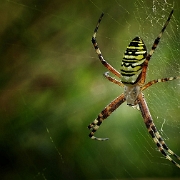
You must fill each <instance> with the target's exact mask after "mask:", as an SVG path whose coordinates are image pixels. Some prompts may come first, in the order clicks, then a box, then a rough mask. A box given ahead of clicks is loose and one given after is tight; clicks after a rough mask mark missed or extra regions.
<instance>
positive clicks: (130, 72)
mask: <svg viewBox="0 0 180 180" xmlns="http://www.w3.org/2000/svg"><path fill="white" fill-rule="evenodd" d="M146 56H147V50H146V46H145V44H144V42H143V40H142V39H141V38H140V37H135V38H134V39H133V40H132V41H131V42H130V44H129V46H128V47H127V49H126V51H125V53H124V57H123V60H122V64H121V69H120V71H121V75H122V77H121V81H122V82H123V83H124V84H135V83H136V82H137V80H138V77H139V75H140V73H141V71H142V64H143V62H144V61H145V58H146Z"/></svg>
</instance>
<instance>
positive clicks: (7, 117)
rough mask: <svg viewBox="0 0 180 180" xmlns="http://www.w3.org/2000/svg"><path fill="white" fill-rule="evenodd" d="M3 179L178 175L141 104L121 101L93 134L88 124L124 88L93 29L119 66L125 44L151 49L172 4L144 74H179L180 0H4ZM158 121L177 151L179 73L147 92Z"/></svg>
mask: <svg viewBox="0 0 180 180" xmlns="http://www.w3.org/2000/svg"><path fill="white" fill-rule="evenodd" d="M0 2H1V5H0V24H1V25H0V57H1V61H0V63H1V64H0V67H1V73H0V120H1V124H0V152H1V153H0V154H1V160H0V171H1V174H0V175H1V179H3V180H4V179H23V180H24V179H48V180H49V179H150V178H153V179H155V178H156V179H161V178H162V179H165V178H167V179H172V178H177V179H179V178H180V170H179V169H178V168H176V167H175V166H173V165H172V164H171V162H169V161H168V160H165V159H164V157H162V155H161V153H159V152H158V150H157V148H156V145H155V144H154V143H153V141H152V139H151V138H150V136H149V134H148V132H147V130H146V128H145V126H144V123H143V119H142V117H141V115H140V113H139V112H138V111H137V110H134V109H132V108H130V107H127V106H126V103H124V104H123V105H122V106H121V107H120V108H119V109H118V110H117V111H116V112H115V113H113V114H112V115H111V116H110V117H109V118H108V119H107V120H106V121H105V122H104V123H103V125H102V126H101V128H100V129H99V131H98V132H97V136H99V137H109V138H110V140H109V141H106V142H97V141H92V140H90V139H89V138H88V134H89V131H88V129H87V126H88V125H89V123H91V122H92V121H93V120H94V119H95V118H96V116H97V115H98V113H99V112H100V111H101V110H102V109H103V108H104V107H105V106H106V105H107V104H108V103H109V102H110V101H112V100H113V99H114V98H115V97H116V96H118V95H119V94H121V93H122V92H123V89H122V88H119V87H118V86H117V85H113V84H112V83H110V82H108V81H107V80H105V79H104V78H103V76H102V74H103V73H104V72H105V71H107V70H106V69H105V68H104V67H103V66H102V65H101V63H100V62H99V60H98V58H97V55H96V54H95V51H94V49H93V46H92V44H91V36H92V33H93V30H94V28H95V25H96V23H97V20H98V18H99V16H100V14H101V13H102V12H105V16H104V18H103V21H102V23H101V26H100V29H99V33H98V35H97V37H98V42H99V46H100V48H101V51H102V52H103V55H104V57H105V59H107V60H108V62H110V63H111V64H112V65H113V66H114V67H115V68H117V69H118V70H119V67H120V63H121V59H122V55H123V52H124V51H125V49H126V46H127V45H128V43H129V42H130V41H131V40H132V39H133V38H134V37H135V36H137V35H138V36H141V37H142V38H143V39H144V41H145V43H146V44H147V48H148V49H150V47H151V45H152V43H153V40H154V39H155V37H156V36H157V35H158V33H159V31H160V30H161V27H162V25H163V23H164V22H165V21H166V19H167V16H168V14H169V12H170V11H171V9H172V7H174V9H175V12H174V15H173V18H172V20H171V22H170V24H169V26H168V28H167V30H166V32H165V34H164V35H163V38H162V41H161V43H160V45H159V47H158V49H157V52H156V53H155V54H154V56H153V60H152V61H151V62H150V65H149V71H148V76H147V79H149V80H150V79H151V80H152V79H154V78H155V79H156V78H161V77H168V76H176V75H179V68H180V63H179V62H180V60H179V55H180V52H179V50H180V42H179V38H180V37H179V34H180V30H179V28H178V27H179V25H180V21H179V20H180V19H179V17H180V10H179V9H180V8H179V7H180V4H179V2H174V1H169V0H167V1H164V0H157V1H149V0H134V1H131V2H129V1H124V0H113V1H103V0H98V1H95V0H83V1H77V0H76V1H72V0H70V1H62V0H60V1H58V0H51V1H48V0H44V1H42V0H38V1H35V0H14V1H11V0H1V1H0ZM145 95H146V97H147V102H148V105H149V108H150V110H151V113H152V116H153V118H154V121H155V124H156V125H157V127H158V129H161V128H162V131H161V133H162V135H163V136H164V137H165V140H166V141H167V144H168V145H169V146H170V148H172V149H173V150H174V151H175V152H177V154H180V141H179V134H180V121H179V119H180V113H179V108H180V101H179V99H180V93H179V81H174V82H168V83H163V84H158V85H156V86H154V87H151V88H150V89H148V90H147V91H146V93H145Z"/></svg>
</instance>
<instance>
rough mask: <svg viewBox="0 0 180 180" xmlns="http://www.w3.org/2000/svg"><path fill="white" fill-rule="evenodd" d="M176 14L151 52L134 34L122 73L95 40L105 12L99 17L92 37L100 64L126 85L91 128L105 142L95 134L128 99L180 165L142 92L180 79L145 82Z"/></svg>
mask: <svg viewBox="0 0 180 180" xmlns="http://www.w3.org/2000/svg"><path fill="white" fill-rule="evenodd" d="M172 14H173V10H172V11H171V13H170V14H169V17H168V19H167V21H166V23H165V24H164V26H163V28H162V30H161V32H160V33H159V35H158V37H157V38H156V39H155V41H154V44H153V46H152V48H151V51H150V52H149V53H147V50H146V46H145V44H144V42H143V40H142V39H141V38H140V37H135V38H134V39H133V40H132V41H131V42H130V44H129V46H128V47H127V49H126V51H125V53H124V57H123V60H122V64H121V68H120V72H119V71H117V70H116V69H114V68H113V67H112V66H111V65H110V64H109V63H108V62H107V61H106V60H105V59H104V58H103V56H102V53H101V51H100V49H99V47H98V43H97V41H96V34H97V31H98V28H99V24H100V22H101V20H102V17H103V15H104V14H102V15H101V16H100V18H99V20H98V23H97V26H96V28H95V30H94V34H93V36H92V43H93V46H94V48H95V51H96V53H97V54H98V57H99V59H100V61H101V63H102V64H103V65H104V66H105V67H106V68H107V69H108V70H109V71H110V72H111V73H113V74H114V75H116V76H117V77H118V78H120V79H121V81H119V80H117V79H115V78H113V77H111V76H110V75H109V73H108V72H106V73H105V74H104V76H105V77H106V78H107V79H108V80H109V81H111V82H113V83H115V84H118V85H119V86H122V87H124V93H123V94H121V95H120V96H118V97H117V98H116V99H114V100H113V101H112V102H111V103H110V104H108V105H107V106H106V107H105V108H104V110H102V112H101V113H100V114H99V115H98V117H97V118H96V119H95V120H94V121H93V122H92V123H91V124H90V125H89V126H88V128H89V129H90V130H91V133H90V134H89V137H90V138H91V139H95V140H99V141H104V140H107V139H108V138H98V137H95V136H94V134H95V132H96V131H97V130H98V129H99V127H100V125H101V123H102V122H103V120H105V119H106V118H107V117H108V116H110V114H111V113H112V112H113V111H114V110H116V109H117V108H118V107H119V106H120V105H121V104H122V103H124V102H125V101H127V105H129V106H137V107H138V108H139V110H140V111H141V114H142V117H143V119H144V123H145V125H146V128H147V130H148V132H149V134H150V135H151V137H152V139H153V140H154V142H155V143H156V145H157V147H158V149H159V151H160V152H161V153H162V154H163V155H164V156H165V158H166V159H168V160H169V161H171V162H172V163H173V164H175V165H176V166H177V167H178V168H180V165H179V164H178V163H177V162H175V161H174V160H173V159H172V158H171V155H172V156H174V157H175V158H177V159H178V160H180V157H179V156H178V155H176V154H175V153H174V152H173V151H172V150H171V149H169V148H168V146H167V145H166V143H165V142H164V140H163V138H162V137H161V135H160V134H159V132H158V131H157V128H156V126H155V124H154V123H153V119H152V116H151V114H150V112H149V108H148V106H147V103H146V100H145V98H144V95H143V93H142V91H143V90H145V89H146V88H148V87H150V86H151V85H153V84H156V83H159V82H166V81H172V80H175V79H180V77H169V78H162V79H157V80H152V81H150V82H148V83H146V84H145V79H146V71H147V67H148V63H149V60H150V59H151V56H152V55H153V53H154V51H155V49H156V47H157V45H158V44H159V41H160V38H161V36H162V34H163V32H164V30H165V29H166V27H167V25H168V23H169V21H170V19H171V17H172Z"/></svg>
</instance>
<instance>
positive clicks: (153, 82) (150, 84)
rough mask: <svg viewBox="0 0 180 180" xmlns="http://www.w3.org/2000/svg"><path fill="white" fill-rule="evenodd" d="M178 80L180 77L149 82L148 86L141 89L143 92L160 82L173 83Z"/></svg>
mask: <svg viewBox="0 0 180 180" xmlns="http://www.w3.org/2000/svg"><path fill="white" fill-rule="evenodd" d="M176 79H180V76H176V77H169V78H162V79H156V80H152V81H150V82H148V83H147V84H145V85H144V86H143V87H142V88H141V91H144V90H145V89H147V88H148V87H150V86H152V85H153V84H156V83H160V82H167V81H173V80H176Z"/></svg>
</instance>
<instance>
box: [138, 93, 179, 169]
mask: <svg viewBox="0 0 180 180" xmlns="http://www.w3.org/2000/svg"><path fill="white" fill-rule="evenodd" d="M143 96H144V95H143V94H142V93H140V94H139V96H138V101H139V102H138V104H139V108H140V110H141V114H142V117H143V119H144V123H145V125H146V127H147V129H148V132H149V134H150V135H151V137H152V138H153V140H154V142H155V143H156V145H157V147H158V149H159V151H160V152H161V153H162V154H163V155H164V156H165V158H166V159H168V160H169V161H171V162H172V163H173V164H175V165H176V166H177V167H178V168H180V165H179V164H178V163H177V162H176V161H174V160H173V159H172V158H171V157H170V156H169V154H171V155H173V156H174V157H176V158H177V159H179V160H180V157H179V156H178V155H176V154H175V153H174V152H173V151H172V150H170V149H169V148H168V146H167V145H166V144H165V142H164V140H163V139H162V137H161V136H160V134H159V132H158V131H157V129H156V126H155V124H154V123H153V119H152V117H151V114H150V112H149V108H148V106H147V104H146V101H145V99H144V97H143ZM167 152H168V153H169V154H168V153H167Z"/></svg>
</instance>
